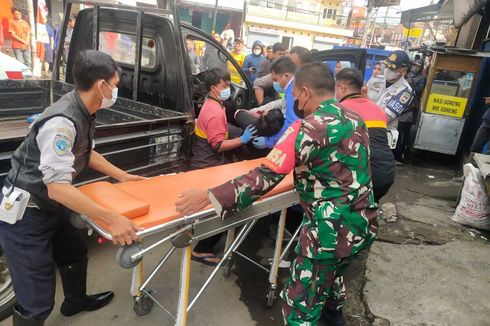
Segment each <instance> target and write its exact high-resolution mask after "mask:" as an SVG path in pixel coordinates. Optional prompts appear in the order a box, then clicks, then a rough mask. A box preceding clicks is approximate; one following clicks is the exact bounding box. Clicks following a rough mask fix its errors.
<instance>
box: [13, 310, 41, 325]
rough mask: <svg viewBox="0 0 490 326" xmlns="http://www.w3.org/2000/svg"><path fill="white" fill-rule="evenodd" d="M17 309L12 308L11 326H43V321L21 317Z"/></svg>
mask: <svg viewBox="0 0 490 326" xmlns="http://www.w3.org/2000/svg"><path fill="white" fill-rule="evenodd" d="M19 310H20V309H19V308H18V307H14V311H13V313H12V322H13V324H12V325H13V326H43V325H44V320H38V319H32V318H29V317H25V316H23V315H22V314H21V313H20V311H19Z"/></svg>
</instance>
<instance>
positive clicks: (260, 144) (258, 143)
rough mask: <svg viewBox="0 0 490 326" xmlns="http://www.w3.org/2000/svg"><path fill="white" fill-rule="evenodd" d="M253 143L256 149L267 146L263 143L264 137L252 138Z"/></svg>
mask: <svg viewBox="0 0 490 326" xmlns="http://www.w3.org/2000/svg"><path fill="white" fill-rule="evenodd" d="M253 145H254V147H255V148H257V149H264V148H267V146H266V145H265V137H257V138H255V139H254V140H253Z"/></svg>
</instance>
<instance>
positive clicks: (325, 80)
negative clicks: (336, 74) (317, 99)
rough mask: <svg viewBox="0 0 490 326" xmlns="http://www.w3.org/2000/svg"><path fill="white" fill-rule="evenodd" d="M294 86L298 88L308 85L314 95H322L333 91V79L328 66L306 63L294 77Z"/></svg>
mask: <svg viewBox="0 0 490 326" xmlns="http://www.w3.org/2000/svg"><path fill="white" fill-rule="evenodd" d="M294 83H295V86H296V87H298V88H301V87H304V86H306V87H309V88H311V89H312V90H313V92H314V93H315V94H316V95H323V94H325V93H327V92H329V93H333V92H334V91H335V80H334V78H333V75H332V72H331V71H330V68H329V67H328V66H327V65H325V64H323V63H321V62H314V63H307V64H305V65H304V66H302V67H301V68H300V69H299V70H298V71H297V72H296V75H295V77H294Z"/></svg>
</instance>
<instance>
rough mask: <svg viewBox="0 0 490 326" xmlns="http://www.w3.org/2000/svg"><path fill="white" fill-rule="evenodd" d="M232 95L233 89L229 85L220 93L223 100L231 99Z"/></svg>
mask: <svg viewBox="0 0 490 326" xmlns="http://www.w3.org/2000/svg"><path fill="white" fill-rule="evenodd" d="M230 96H231V89H230V88H229V87H228V88H225V89H222V90H221V91H220V93H219V98H220V99H221V100H222V101H226V100H227V99H229V98H230Z"/></svg>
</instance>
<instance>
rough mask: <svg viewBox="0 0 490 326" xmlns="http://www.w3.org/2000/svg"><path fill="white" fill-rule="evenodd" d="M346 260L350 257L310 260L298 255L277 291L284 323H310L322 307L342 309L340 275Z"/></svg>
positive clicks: (314, 320)
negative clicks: (281, 301) (282, 285)
mask: <svg viewBox="0 0 490 326" xmlns="http://www.w3.org/2000/svg"><path fill="white" fill-rule="evenodd" d="M350 261H351V257H349V258H344V259H313V258H308V257H304V256H300V255H298V256H297V257H296V259H295V260H294V262H293V264H292V265H291V270H290V273H291V275H290V277H289V279H288V280H287V281H286V284H285V285H284V289H283V290H282V292H281V297H282V299H283V300H284V306H283V308H282V314H283V316H284V323H285V324H287V325H293V326H299V325H301V326H310V325H311V326H314V325H316V324H317V321H318V320H319V319H320V316H321V314H322V309H323V307H324V306H325V307H326V308H329V309H332V310H335V309H340V308H342V306H343V304H344V301H345V287H344V282H343V277H342V275H343V273H344V271H345V268H346V267H347V265H348V263H349V262H350Z"/></svg>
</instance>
